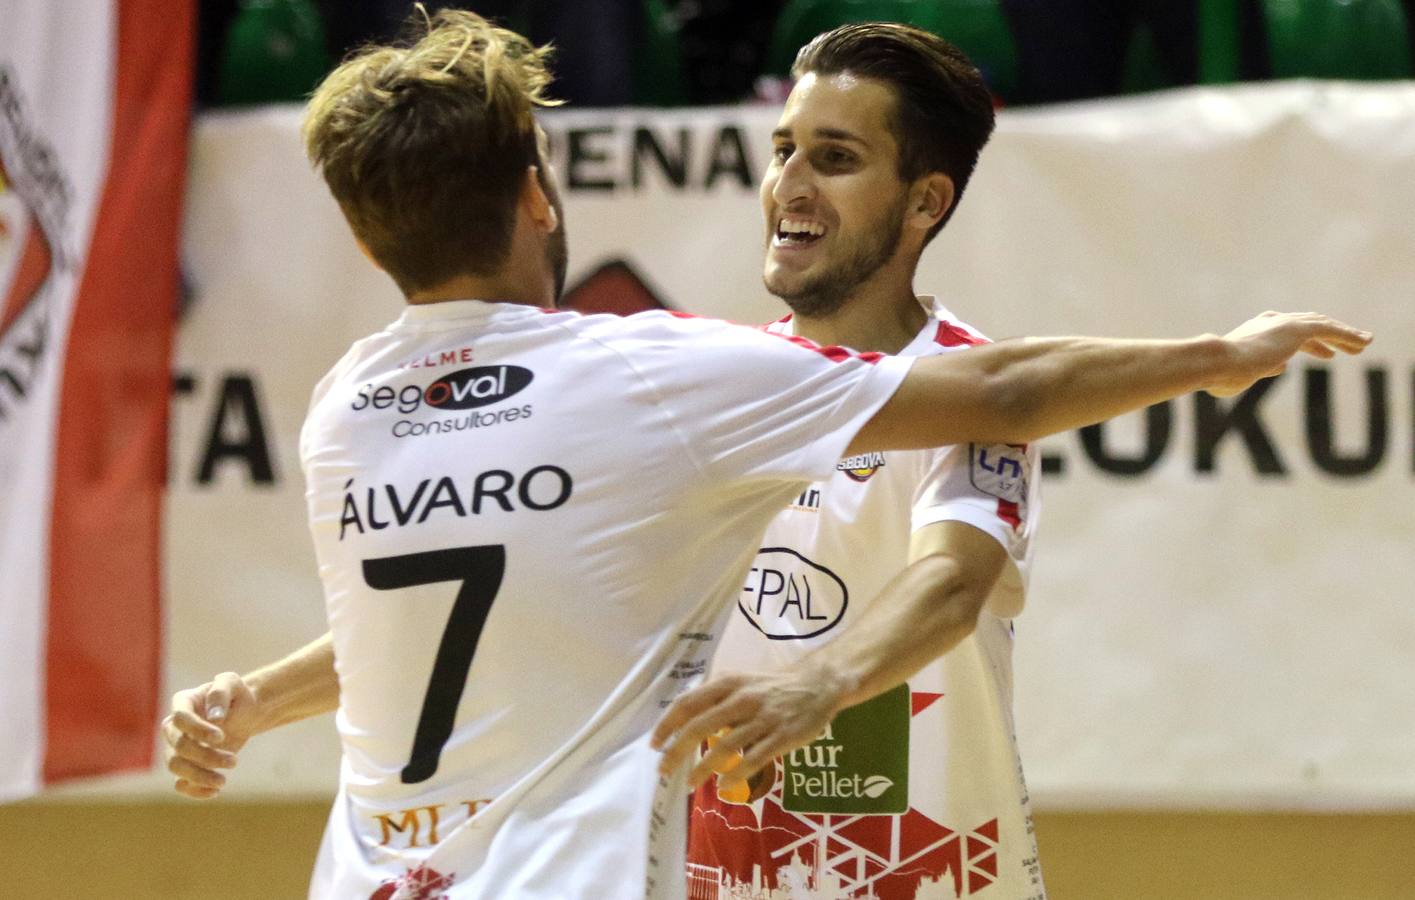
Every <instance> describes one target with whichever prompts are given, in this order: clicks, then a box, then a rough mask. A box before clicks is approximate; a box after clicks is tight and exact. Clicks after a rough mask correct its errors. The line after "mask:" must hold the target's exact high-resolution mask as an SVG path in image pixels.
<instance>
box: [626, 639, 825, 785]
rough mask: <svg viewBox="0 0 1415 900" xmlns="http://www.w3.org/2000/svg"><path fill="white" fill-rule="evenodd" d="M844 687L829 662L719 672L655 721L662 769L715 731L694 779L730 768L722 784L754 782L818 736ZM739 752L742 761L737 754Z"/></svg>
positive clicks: (700, 780) (678, 761) (668, 769)
mask: <svg viewBox="0 0 1415 900" xmlns="http://www.w3.org/2000/svg"><path fill="white" fill-rule="evenodd" d="M846 695H847V691H846V690H845V686H844V685H843V684H842V683H841V680H840V679H839V678H838V677H837V676H836V675H835V673H834V672H833V671H832V670H830V669H828V668H827V667H825V666H823V665H819V666H813V665H799V666H795V667H793V668H791V669H789V670H787V671H782V672H774V673H771V674H754V675H744V674H731V675H723V676H721V677H718V678H714V679H713V680H712V681H709V682H708V683H707V684H704V685H702V686H700V687H697V688H694V689H693V690H691V691H688V692H687V693H685V694H684V695H683V696H681V697H679V698H678V700H677V701H675V702H674V704H673V705H672V706H671V707H669V709H668V711H667V712H666V713H665V714H664V716H663V719H662V720H661V721H660V722H659V724H658V727H657V728H655V729H654V733H653V746H654V747H655V748H657V749H662V750H663V758H662V760H661V761H660V763H659V771H661V772H662V773H664V774H668V773H670V772H673V771H674V770H676V769H677V768H678V767H679V766H680V765H682V764H683V763H684V762H685V761H686V760H687V759H689V758H690V756H691V755H692V754H693V752H694V751H695V750H696V749H697V748H698V747H699V746H701V745H702V744H703V742H704V741H708V740H709V739H711V744H712V746H711V747H710V748H709V749H708V751H707V752H706V753H705V754H703V757H702V759H701V760H699V761H698V763H697V764H696V765H695V766H694V767H693V769H692V772H691V773H690V774H689V776H688V780H689V782H690V784H691V786H692V787H693V788H697V787H698V786H699V785H701V784H703V783H704V782H706V781H707V780H708V779H709V778H711V777H712V775H713V773H714V772H720V773H730V777H729V778H724V779H720V781H719V783H720V784H721V785H723V786H724V787H726V786H727V785H728V784H732V785H735V784H737V783H739V782H741V781H747V782H748V783H749V784H752V783H753V776H755V775H757V774H758V773H759V772H760V771H761V770H762V769H763V768H764V767H766V766H769V765H771V764H772V761H773V760H774V759H776V757H778V756H783V755H785V754H787V753H789V752H791V751H792V750H795V749H796V748H797V747H801V746H804V745H806V744H808V743H810V742H811V741H813V740H815V739H816V737H818V736H819V735H820V733H821V732H822V731H823V730H825V727H826V726H827V725H829V724H830V721H831V719H832V718H833V717H834V716H835V714H836V713H837V712H839V711H840V708H841V703H842V699H843V698H844V697H845V696H846ZM739 753H740V754H741V760H740V762H734V757H735V756H736V755H737V754H739Z"/></svg>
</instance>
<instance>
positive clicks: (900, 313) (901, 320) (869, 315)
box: [794, 284, 928, 353]
mask: <svg viewBox="0 0 1415 900" xmlns="http://www.w3.org/2000/svg"><path fill="white" fill-rule="evenodd" d="M926 319H928V313H926V312H925V311H924V308H923V307H922V306H920V305H919V301H918V299H917V298H916V297H915V296H914V290H913V287H912V285H909V284H905V285H902V286H901V285H894V286H893V287H892V289H891V290H890V291H889V292H888V293H885V292H883V291H879V290H873V291H872V290H869V289H864V290H860V291H857V292H856V293H855V294H853V295H852V296H850V297H849V298H847V299H846V301H845V302H844V303H843V304H842V305H841V307H840V308H839V309H838V310H836V311H835V312H833V313H830V314H829V315H824V316H804V315H800V314H799V313H798V314H797V315H796V316H795V317H794V321H795V331H796V334H798V335H800V336H801V337H804V338H808V339H810V340H812V341H815V342H816V343H817V344H822V345H828V344H839V345H841V346H845V347H850V348H852V349H855V350H864V351H875V352H878V353H898V352H899V351H900V350H903V349H904V348H905V347H907V346H909V343H910V342H911V341H913V340H914V337H915V336H916V335H917V334H918V333H919V329H920V328H923V327H924V321H925V320H926Z"/></svg>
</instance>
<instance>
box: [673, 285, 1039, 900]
mask: <svg viewBox="0 0 1415 900" xmlns="http://www.w3.org/2000/svg"><path fill="white" fill-rule="evenodd" d="M921 300H922V302H923V303H924V305H925V307H926V308H927V309H929V311H930V317H929V320H928V322H927V323H926V324H925V326H924V327H923V329H922V330H921V331H920V332H919V334H918V336H917V337H916V338H915V339H914V340H913V342H911V343H910V345H909V346H908V347H906V348H905V349H904V350H903V351H902V354H903V355H908V356H926V355H932V354H936V353H946V352H950V351H953V350H961V349H965V348H966V347H968V346H971V345H974V344H980V343H983V342H985V339H984V338H983V337H982V336H981V335H979V334H978V333H977V332H976V331H974V330H973V329H971V328H969V327H968V326H966V325H962V324H959V323H958V322H957V320H956V319H955V318H954V317H953V316H952V315H951V314H949V312H948V311H947V310H946V309H944V308H943V307H941V306H936V305H934V303H933V301H932V298H921ZM770 327H771V328H772V329H773V330H785V329H788V328H789V327H790V323H789V321H788V322H782V323H777V324H775V325H773V326H770ZM1038 472H1039V466H1038V464H1037V460H1036V450H1035V449H1034V448H1022V447H1013V446H1005V445H1004V446H984V445H960V446H953V447H944V448H941V449H937V450H918V451H910V452H887V453H872V454H866V455H865V456H861V457H854V458H851V459H846V460H842V461H841V462H840V463H839V464H838V465H837V466H836V471H835V472H834V473H833V474H832V475H831V476H830V477H829V478H828V479H823V480H821V481H819V482H817V483H815V484H812V485H811V486H810V487H808V488H807V489H806V490H805V491H803V492H802V493H801V494H800V495H799V496H798V497H797V499H796V501H795V502H794V503H793V504H792V505H791V506H790V507H789V508H788V509H787V510H786V511H784V512H782V513H781V514H780V515H778V516H777V517H776V519H775V520H773V522H772V523H771V525H770V526H769V527H768V529H767V532H766V535H765V537H764V538H763V542H762V549H761V551H760V552H759V553H758V554H757V558H756V560H755V561H754V562H753V564H752V568H751V571H750V573H749V575H748V578H747V581H746V584H745V586H744V587H743V588H742V590H741V593H740V596H739V599H738V603H737V612H736V614H735V615H734V616H733V617H732V619H731V621H730V622H729V623H728V625H727V627H726V629H725V630H724V632H723V637H722V642H721V644H720V647H719V649H718V652H717V654H716V655H715V657H714V659H713V663H712V668H713V671H714V672H725V671H770V670H774V669H779V668H782V667H785V666H787V665H789V664H791V663H792V662H793V661H794V660H796V659H798V658H799V657H801V656H802V655H803V654H805V653H806V652H807V651H809V650H811V649H813V648H814V647H817V646H819V645H820V644H821V643H822V642H825V641H829V640H830V639H831V638H832V637H834V636H835V635H836V634H838V633H839V632H840V630H841V629H842V628H845V627H846V626H848V625H849V624H850V623H851V622H853V621H854V620H855V619H856V618H857V617H858V616H859V615H860V613H861V612H862V611H863V610H865V609H867V608H868V607H869V605H870V604H871V602H873V601H874V600H875V598H876V597H877V595H878V594H879V593H880V591H881V590H883V589H884V587H885V585H886V584H887V583H888V582H889V581H890V579H891V578H893V577H894V576H895V575H897V574H898V573H899V572H901V571H903V569H904V568H905V567H906V566H907V565H908V562H909V541H910V536H911V534H912V533H913V532H914V531H917V530H919V529H920V528H924V527H925V526H928V525H931V524H934V523H937V522H944V521H957V522H965V523H967V524H969V525H971V526H973V527H975V528H978V529H980V530H982V531H984V532H986V533H987V534H989V535H991V536H993V537H994V538H996V539H997V541H998V542H999V543H1000V544H1002V546H1003V547H1005V548H1006V549H1007V552H1008V554H1009V556H1010V558H1011V561H1012V565H1010V566H1008V567H1007V569H1006V570H1005V573H1004V575H1003V576H1002V578H1001V579H999V583H998V585H997V587H996V588H995V589H994V591H993V593H992V595H991V596H990V597H989V598H988V601H987V605H986V608H985V611H984V612H983V613H982V615H981V616H980V617H979V621H978V625H977V629H976V631H975V632H974V633H973V635H971V636H970V637H969V638H967V639H966V640H964V641H963V642H962V643H960V644H959V645H958V646H957V647H955V648H954V649H953V650H951V651H949V652H948V653H947V654H945V655H944V656H942V657H940V658H939V659H937V660H935V661H933V662H932V663H930V664H928V665H927V666H925V667H924V668H923V669H921V670H920V671H919V672H918V673H916V674H915V675H914V676H913V677H911V678H910V679H909V681H908V683H907V684H905V685H901V686H900V687H898V688H896V689H894V690H892V691H888V692H886V693H885V694H882V695H881V696H879V697H876V698H875V699H873V700H870V701H867V702H865V703H862V704H860V705H859V706H856V707H853V708H851V709H848V710H845V711H843V712H841V713H840V714H839V715H838V716H837V717H836V719H835V720H834V722H832V724H831V726H830V728H828V729H827V731H826V732H825V733H824V734H823V735H822V736H821V737H820V738H819V739H817V740H816V741H815V742H813V743H812V744H810V745H808V746H806V747H804V748H802V749H800V750H797V751H795V752H793V753H792V754H789V755H788V756H787V757H786V758H785V759H783V760H779V761H778V763H777V769H776V781H775V784H774V786H773V787H772V788H771V790H770V792H769V793H768V794H767V795H766V796H765V797H764V798H763V799H761V800H759V801H757V802H756V803H754V804H752V805H750V806H748V805H740V804H736V803H728V802H726V801H725V800H723V798H721V797H719V796H718V794H717V790H716V783H715V781H710V782H709V783H708V784H707V785H705V786H704V787H703V788H702V789H700V790H699V791H698V792H697V793H696V794H695V795H694V798H693V808H692V813H691V816H692V818H691V821H690V824H689V850H688V858H689V859H688V861H689V867H688V877H689V891H690V895H691V896H694V897H699V896H701V897H719V896H721V897H728V896H730V897H734V898H752V900H779V898H793V900H846V898H849V900H855V898H865V897H869V898H878V900H935V898H941V897H946V898H950V900H951V898H954V897H974V896H976V897H981V898H996V900H1037V898H1042V897H1044V896H1045V891H1044V889H1043V887H1042V881H1041V872H1040V869H1039V868H1038V865H1037V845H1036V840H1035V839H1034V837H1033V835H1032V822H1031V813H1030V809H1029V805H1028V799H1027V791H1026V787H1025V785H1024V783H1023V780H1022V773H1021V767H1020V763H1019V761H1018V756H1017V749H1016V739H1015V737H1014V733H1013V726H1012V625H1011V621H1010V619H1011V617H1013V616H1015V615H1017V614H1018V613H1019V612H1020V611H1021V608H1022V602H1023V592H1024V587H1025V584H1026V578H1027V570H1028V565H1029V560H1030V557H1031V552H1030V548H1031V536H1032V533H1033V530H1034V529H1035V526H1036V520H1037V514H1038V495H1037V490H1038V485H1037V477H1036V476H1037V474H1038Z"/></svg>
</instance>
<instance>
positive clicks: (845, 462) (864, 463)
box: [835, 453, 884, 482]
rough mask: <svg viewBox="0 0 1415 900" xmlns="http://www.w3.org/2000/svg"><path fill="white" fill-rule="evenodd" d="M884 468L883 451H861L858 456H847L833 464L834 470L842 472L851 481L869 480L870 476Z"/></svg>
mask: <svg viewBox="0 0 1415 900" xmlns="http://www.w3.org/2000/svg"><path fill="white" fill-rule="evenodd" d="M882 468H884V454H883V453H861V454H860V455H859V456H847V457H846V458H844V459H842V460H841V461H840V462H838V463H836V464H835V471H837V472H844V473H845V477H846V478H849V479H850V480H851V481H860V482H864V481H869V480H870V476H872V475H874V474H875V473H876V472H878V471H879V470H880V469H882Z"/></svg>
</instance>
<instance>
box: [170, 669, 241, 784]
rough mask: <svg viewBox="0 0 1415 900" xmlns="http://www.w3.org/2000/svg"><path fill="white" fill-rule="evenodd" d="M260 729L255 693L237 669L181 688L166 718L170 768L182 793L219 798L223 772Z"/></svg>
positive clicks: (224, 779)
mask: <svg viewBox="0 0 1415 900" xmlns="http://www.w3.org/2000/svg"><path fill="white" fill-rule="evenodd" d="M261 730H262V728H261V717H260V715H259V704H258V703H257V702H256V698H255V694H254V693H253V692H252V691H251V688H250V686H249V685H248V684H247V683H246V681H245V679H243V678H242V677H241V676H240V675H237V674H236V673H235V672H223V673H222V674H220V675H217V676H216V677H215V678H213V679H212V680H211V681H208V682H207V683H206V684H203V685H201V686H200V687H195V688H189V689H188V690H185V691H178V692H177V693H176V694H174V695H173V696H172V711H171V712H170V713H169V714H168V715H167V718H165V719H163V720H162V738H163V740H164V741H165V743H166V746H165V747H164V748H163V749H164V753H165V754H166V757H167V770H168V771H169V772H171V773H172V774H173V775H175V776H176V778H177V780H176V785H175V787H176V789H177V793H179V794H185V795H186V796H188V797H193V798H196V799H198V800H207V799H210V798H212V797H215V796H216V795H217V794H218V793H220V792H221V789H222V787H224V786H225V784H226V776H224V775H223V774H221V772H220V771H218V770H219V769H230V768H233V767H234V766H235V765H236V754H237V753H238V752H239V751H240V749H241V748H242V747H243V746H245V743H246V741H247V740H249V739H250V738H251V736H252V735H255V734H257V733H259V732H260V731H261Z"/></svg>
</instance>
